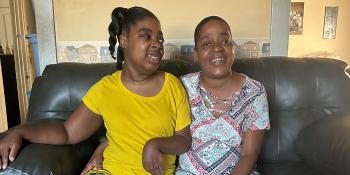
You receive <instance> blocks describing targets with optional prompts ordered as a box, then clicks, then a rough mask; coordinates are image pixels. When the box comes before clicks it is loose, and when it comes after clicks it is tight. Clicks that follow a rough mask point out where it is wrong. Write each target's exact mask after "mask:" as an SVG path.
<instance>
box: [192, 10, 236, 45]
mask: <svg viewBox="0 0 350 175" xmlns="http://www.w3.org/2000/svg"><path fill="white" fill-rule="evenodd" d="M213 20H216V21H221V22H223V23H225V24H226V25H227V27H228V29H229V31H230V34H231V29H230V26H229V25H228V23H227V22H226V21H225V20H224V19H222V18H221V17H218V16H208V17H206V18H204V19H203V20H202V21H201V22H199V23H198V25H197V26H196V29H195V30H194V45H195V47H197V42H198V39H199V32H200V31H201V30H202V28H203V26H204V25H205V24H206V23H208V22H209V21H213Z"/></svg>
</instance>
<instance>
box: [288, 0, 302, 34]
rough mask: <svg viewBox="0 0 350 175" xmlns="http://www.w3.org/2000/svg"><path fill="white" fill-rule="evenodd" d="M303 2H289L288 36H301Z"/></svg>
mask: <svg viewBox="0 0 350 175" xmlns="http://www.w3.org/2000/svg"><path fill="white" fill-rule="evenodd" d="M303 18H304V2H291V6H290V11H289V35H302V34H303V27H304V26H303Z"/></svg>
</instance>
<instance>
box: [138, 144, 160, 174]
mask: <svg viewBox="0 0 350 175" xmlns="http://www.w3.org/2000/svg"><path fill="white" fill-rule="evenodd" d="M162 162H163V158H162V153H161V152H160V150H159V147H158V145H157V139H151V140H149V141H148V142H146V144H145V146H144V147H143V153H142V164H143V168H144V169H145V170H147V171H148V172H150V173H151V174H152V175H160V174H162V173H163V168H162Z"/></svg>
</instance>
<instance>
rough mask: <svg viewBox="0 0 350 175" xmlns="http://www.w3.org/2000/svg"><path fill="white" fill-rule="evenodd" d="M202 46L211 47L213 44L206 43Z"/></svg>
mask: <svg viewBox="0 0 350 175" xmlns="http://www.w3.org/2000/svg"><path fill="white" fill-rule="evenodd" d="M202 45H203V46H204V47H208V46H211V45H212V43H211V42H205V43H203V44H202Z"/></svg>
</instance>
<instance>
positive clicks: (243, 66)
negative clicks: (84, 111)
mask: <svg viewBox="0 0 350 175" xmlns="http://www.w3.org/2000/svg"><path fill="white" fill-rule="evenodd" d="M346 66H347V64H346V63H345V62H343V61H340V60H334V59H325V58H317V59H311V58H305V59H302V58H284V57H268V58H256V59H251V58H249V59H237V60H235V63H234V66H233V69H234V70H236V71H238V72H241V73H244V74H247V75H248V76H250V77H251V78H253V79H256V80H258V81H260V82H261V83H263V84H264V86H265V88H266V90H267V94H268V102H269V107H270V121H271V127H272V129H271V130H270V131H268V132H266V135H265V139H264V146H263V150H262V153H261V156H260V161H263V162H274V161H283V160H285V161H293V160H298V157H297V156H296V154H295V151H294V143H295V139H296V137H297V135H298V134H299V132H300V130H302V129H303V128H304V127H305V126H307V125H309V124H311V123H312V122H314V121H316V120H318V119H320V118H322V117H324V116H327V115H330V114H333V113H336V112H340V111H347V110H350V90H349V89H350V80H349V77H348V76H347V75H346V74H345V73H344V70H345V68H346ZM160 70H164V71H167V72H170V73H172V74H174V75H176V76H178V77H179V76H181V75H184V74H187V73H190V72H195V71H198V70H199V67H198V65H197V64H191V63H189V62H185V61H181V60H177V61H176V60H165V61H163V62H162V65H161V66H160ZM114 71H115V65H114V63H109V64H82V63H61V64H55V65H49V66H47V67H46V68H45V71H44V73H43V75H42V76H41V77H38V78H36V80H35V82H34V84H33V88H32V94H31V97H30V102H29V111H28V118H27V119H28V121H36V120H40V119H47V118H51V119H62V120H64V119H66V118H67V117H68V116H69V114H70V113H71V112H72V111H73V109H74V108H76V107H77V106H78V105H79V104H80V102H81V98H82V96H83V95H84V94H85V93H86V91H87V90H88V89H89V87H90V86H91V85H92V84H94V83H95V82H96V81H98V80H99V79H100V78H101V77H103V76H104V75H107V74H112V73H113V72H114Z"/></svg>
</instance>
